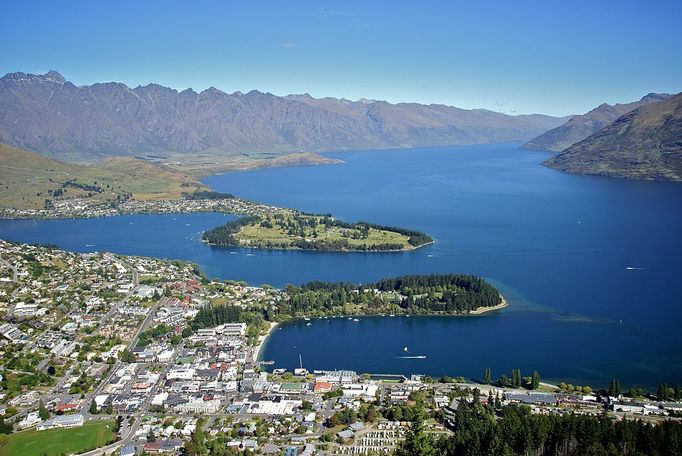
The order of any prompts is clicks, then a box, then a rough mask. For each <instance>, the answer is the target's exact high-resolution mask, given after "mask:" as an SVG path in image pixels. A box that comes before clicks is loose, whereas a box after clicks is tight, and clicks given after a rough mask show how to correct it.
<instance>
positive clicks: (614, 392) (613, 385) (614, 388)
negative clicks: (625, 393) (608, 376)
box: [609, 379, 620, 397]
mask: <svg viewBox="0 0 682 456" xmlns="http://www.w3.org/2000/svg"><path fill="white" fill-rule="evenodd" d="M609 396H610V397H618V396H620V382H619V381H618V380H616V379H613V380H611V382H610V383H609Z"/></svg>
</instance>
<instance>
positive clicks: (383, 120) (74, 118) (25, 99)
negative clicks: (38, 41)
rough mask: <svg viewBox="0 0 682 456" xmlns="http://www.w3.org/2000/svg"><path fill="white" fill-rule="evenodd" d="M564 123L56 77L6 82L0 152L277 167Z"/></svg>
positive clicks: (503, 137)
mask: <svg viewBox="0 0 682 456" xmlns="http://www.w3.org/2000/svg"><path fill="white" fill-rule="evenodd" d="M564 121H565V119H561V118H554V117H549V116H542V115H523V116H510V115H505V114H501V113H497V112H492V111H488V110H484V109H475V110H465V109H459V108H455V107H451V106H444V105H421V104H416V103H400V104H391V103H387V102H385V101H374V100H359V101H349V100H345V99H336V98H322V99H315V98H312V97H311V96H309V95H290V96H285V97H279V96H275V95H273V94H270V93H262V92H258V91H255V90H254V91H251V92H248V93H246V94H244V93H240V92H235V93H232V94H228V93H225V92H222V91H220V90H218V89H216V88H213V87H212V88H209V89H207V90H204V91H202V92H200V93H197V92H195V91H194V90H192V89H186V90H183V91H180V92H178V91H177V90H174V89H171V88H168V87H163V86H160V85H158V84H149V85H146V86H138V87H135V88H130V87H128V86H126V85H124V84H121V83H116V82H107V83H102V84H93V85H90V86H80V87H78V86H76V85H74V84H72V83H71V82H68V81H67V80H66V79H64V77H62V76H61V75H60V74H59V73H57V72H55V71H51V72H48V73H46V74H44V75H32V74H25V73H10V74H7V75H5V76H4V77H2V78H0V142H2V143H6V144H10V145H13V146H16V147H21V148H24V149H29V150H32V151H35V152H39V153H41V154H43V155H46V156H49V157H51V158H57V159H59V160H62V161H73V162H77V161H83V160H96V159H100V158H102V157H107V156H144V157H147V158H156V159H158V160H160V161H163V162H168V161H172V162H176V161H180V162H184V161H190V162H191V161H193V160H194V159H195V158H197V157H200V158H201V160H204V161H208V162H210V161H211V160H212V159H213V157H222V158H223V160H224V157H226V156H229V157H232V158H235V159H239V158H241V159H242V160H243V158H244V157H245V156H248V157H252V156H255V157H257V158H266V159H272V158H274V157H273V155H272V154H273V153H275V154H283V153H290V152H301V151H308V152H315V151H322V150H331V149H363V148H390V147H408V146H426V145H455V144H476V143H491V142H501V141H522V140H528V139H530V138H532V137H534V136H537V135H538V134H540V133H542V132H544V131H547V130H548V129H550V128H554V127H556V126H558V125H560V124H561V123H563V122H564ZM263 154H265V155H263ZM207 157H208V158H207ZM218 161H220V160H218ZM245 166H247V167H248V165H245Z"/></svg>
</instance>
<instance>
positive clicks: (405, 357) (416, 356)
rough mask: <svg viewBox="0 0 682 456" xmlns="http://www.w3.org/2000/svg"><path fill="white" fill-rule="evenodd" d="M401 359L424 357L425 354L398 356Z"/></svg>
mask: <svg viewBox="0 0 682 456" xmlns="http://www.w3.org/2000/svg"><path fill="white" fill-rule="evenodd" d="M398 358H401V359H426V355H415V356H398Z"/></svg>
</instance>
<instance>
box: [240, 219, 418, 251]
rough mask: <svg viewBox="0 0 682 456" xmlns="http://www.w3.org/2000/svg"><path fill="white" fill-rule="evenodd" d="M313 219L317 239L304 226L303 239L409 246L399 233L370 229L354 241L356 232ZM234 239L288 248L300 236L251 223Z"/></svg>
mask: <svg viewBox="0 0 682 456" xmlns="http://www.w3.org/2000/svg"><path fill="white" fill-rule="evenodd" d="M298 217H299V218H302V219H311V218H313V217H311V216H298ZM314 218H315V219H317V222H318V223H317V224H316V227H315V232H316V234H317V237H314V236H313V229H312V228H310V227H308V226H306V227H305V228H304V232H305V236H303V238H305V239H308V240H318V241H338V240H341V239H345V240H347V241H348V243H349V244H350V245H351V246H360V245H363V244H366V245H377V244H399V245H400V246H401V248H403V249H407V248H410V244H409V242H408V241H409V237H408V236H405V235H403V234H400V233H396V232H393V231H387V230H379V229H376V228H370V229H369V232H368V236H367V237H366V238H358V239H355V238H353V236H352V234H353V233H356V232H358V233H359V231H357V230H354V229H346V228H340V227H336V226H330V227H326V226H325V225H323V224H322V223H321V220H322V219H321V217H314ZM288 219H291V217H288ZM235 238H237V239H238V240H239V241H240V242H241V243H242V244H243V245H254V244H256V243H263V242H272V243H274V244H284V245H287V246H290V245H292V244H293V243H295V242H296V241H297V240H299V239H301V238H302V236H300V235H293V236H290V235H289V234H287V232H286V231H285V230H284V229H283V228H282V227H280V226H279V225H277V224H273V227H272V228H266V227H263V226H261V225H260V223H253V224H250V225H245V226H243V227H242V228H241V230H240V231H239V232H238V233H236V234H235Z"/></svg>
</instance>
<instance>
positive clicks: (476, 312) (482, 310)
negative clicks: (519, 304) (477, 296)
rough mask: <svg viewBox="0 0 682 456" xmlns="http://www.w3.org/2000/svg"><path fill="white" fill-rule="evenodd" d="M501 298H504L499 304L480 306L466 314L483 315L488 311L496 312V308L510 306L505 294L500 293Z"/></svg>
mask: <svg viewBox="0 0 682 456" xmlns="http://www.w3.org/2000/svg"><path fill="white" fill-rule="evenodd" d="M500 298H501V299H502V302H501V303H499V304H498V305H496V306H492V307H479V308H478V309H475V310H472V311H471V312H469V313H468V314H464V316H466V315H473V316H476V315H483V314H486V313H488V312H494V311H496V310H501V309H504V308H505V307H509V303H508V302H507V300H506V299H505V298H504V296H502V294H501V293H500Z"/></svg>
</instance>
